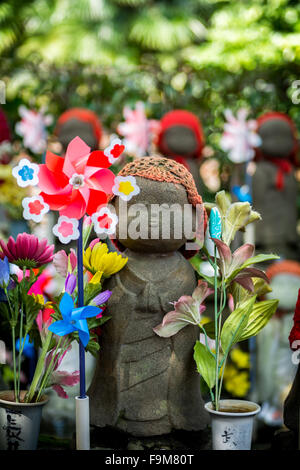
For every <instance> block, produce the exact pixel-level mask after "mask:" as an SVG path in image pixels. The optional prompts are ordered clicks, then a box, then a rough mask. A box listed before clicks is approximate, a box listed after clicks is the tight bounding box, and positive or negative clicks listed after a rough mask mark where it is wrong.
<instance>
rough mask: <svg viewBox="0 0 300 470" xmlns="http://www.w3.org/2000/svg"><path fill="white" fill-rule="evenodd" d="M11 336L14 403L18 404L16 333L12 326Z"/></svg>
mask: <svg viewBox="0 0 300 470" xmlns="http://www.w3.org/2000/svg"><path fill="white" fill-rule="evenodd" d="M11 335H12V347H13V364H14V392H15V401H16V403H19V397H18V388H17V367H16V333H15V327H14V326H12V328H11Z"/></svg>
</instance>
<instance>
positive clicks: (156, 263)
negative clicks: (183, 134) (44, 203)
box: [88, 157, 208, 436]
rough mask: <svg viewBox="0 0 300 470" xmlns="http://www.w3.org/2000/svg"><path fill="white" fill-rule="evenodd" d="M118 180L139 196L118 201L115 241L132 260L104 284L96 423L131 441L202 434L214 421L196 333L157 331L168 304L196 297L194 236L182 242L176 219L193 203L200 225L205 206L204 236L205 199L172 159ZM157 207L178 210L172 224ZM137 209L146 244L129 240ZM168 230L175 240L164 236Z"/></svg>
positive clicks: (144, 163) (94, 389)
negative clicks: (128, 182)
mask: <svg viewBox="0 0 300 470" xmlns="http://www.w3.org/2000/svg"><path fill="white" fill-rule="evenodd" d="M119 176H122V177H128V178H129V177H131V178H132V177H134V178H135V180H136V183H137V184H138V186H139V188H140V192H139V193H138V194H137V195H135V196H134V197H132V199H131V200H130V201H129V202H128V203H127V206H126V207H125V209H124V208H123V207H122V200H121V198H120V197H114V198H113V200H112V202H113V204H114V205H115V208H116V213H117V215H118V217H119V224H118V228H117V234H116V235H117V239H116V240H115V242H116V244H117V245H118V248H119V249H120V251H124V250H125V251H124V253H125V254H126V256H127V257H128V262H127V264H126V266H125V267H124V269H123V270H122V271H120V272H119V273H117V274H116V275H115V276H114V277H113V278H111V280H109V281H108V282H107V284H106V285H105V288H106V289H110V290H111V291H112V295H111V298H110V299H109V302H108V306H107V311H106V313H107V315H108V316H110V317H111V319H110V320H109V322H107V324H106V325H105V328H104V329H103V333H102V336H101V350H100V353H99V359H98V363H97V368H96V373H95V376H94V379H93V382H92V385H91V388H90V390H89V393H88V394H89V396H90V397H91V424H92V425H95V426H97V427H101V428H104V427H105V426H111V427H113V428H116V429H119V430H122V431H125V432H126V433H128V434H129V435H132V436H158V435H162V434H167V433H170V432H171V431H172V430H174V429H181V430H187V431H192V430H193V431H198V430H202V429H204V428H205V427H206V425H207V422H208V421H207V418H208V417H207V414H206V412H205V410H204V408H203V400H202V397H201V392H200V380H199V376H198V373H197V371H196V367H195V365H194V362H193V347H194V344H195V340H196V339H197V335H198V332H197V328H196V327H195V328H194V327H192V326H191V327H190V328H184V329H183V330H181V331H180V332H179V333H178V334H177V335H176V336H175V337H172V338H168V339H167V338H160V337H159V336H158V335H156V334H155V333H154V331H153V328H154V327H155V326H156V325H158V324H159V323H161V321H162V318H163V317H164V315H165V314H166V313H167V312H169V311H170V302H174V301H175V300H176V299H178V297H180V296H182V295H190V294H191V293H192V292H193V290H194V288H195V286H196V277H195V272H194V270H193V268H192V266H191V264H190V263H189V262H188V261H187V259H186V257H188V256H191V255H193V254H194V252H192V251H187V247H186V246H185V245H186V242H187V241H188V240H189V235H190V236H192V233H191V231H190V233H189V234H188V235H186V231H185V232H184V231H183V230H182V231H181V233H182V235H181V236H180V237H178V236H176V230H175V225H176V224H175V222H174V220H175V219H176V217H177V216H180V215H181V210H182V209H183V207H184V205H189V207H190V209H191V211H190V216H189V217H190V225H191V227H192V225H193V224H194V226H195V222H196V210H195V207H196V205H197V208H198V207H199V206H200V207H201V208H202V212H201V214H202V223H201V227H200V229H201V228H202V232H204V231H205V227H206V212H205V209H204V206H203V204H202V199H201V197H200V196H199V194H198V192H197V189H196V186H195V183H194V181H193V178H192V175H191V174H190V173H189V172H188V171H187V169H186V168H185V167H184V166H183V165H180V164H179V163H177V162H175V161H173V160H171V159H167V158H160V157H144V158H140V159H137V160H135V161H134V162H131V163H129V164H127V165H126V166H125V167H124V168H123V169H122V170H121V172H120V173H119ZM124 184H125V183H124ZM154 204H156V205H159V206H160V207H162V206H161V205H162V204H164V205H165V207H166V206H168V207H170V205H175V204H176V205H177V209H176V211H174V218H173V220H172V215H171V218H170V219H169V220H167V218H164V217H162V216H161V214H153V212H152V208H153V205H154ZM198 205H199V206H198ZM142 206H143V207H144V209H142ZM138 207H140V215H139V227H140V228H139V230H140V231H141V232H143V233H144V234H145V231H146V232H147V235H148V238H147V239H145V238H144V236H143V235H142V233H141V232H140V235H139V236H138V237H135V236H131V234H130V225H131V226H132V224H134V223H135V220H134V217H135V218H136V215H137V214H136V212H134V211H136V208H138ZM150 211H151V212H150ZM199 218H200V219H201V217H199ZM180 223H181V226H182V224H183V222H182V221H181V222H180ZM122 225H123V226H124V225H126V233H125V234H122V233H121V227H122ZM127 227H128V230H127ZM177 228H178V227H177ZM181 228H182V227H181ZM153 230H154V232H157V234H158V235H159V236H156V235H154V234H153ZM166 230H167V231H168V230H169V232H170V236H169V237H167V238H166V237H165V238H164V237H163V236H162V234H163V233H166ZM191 230H192V228H191ZM188 248H189V247H188ZM192 248H194V246H192Z"/></svg>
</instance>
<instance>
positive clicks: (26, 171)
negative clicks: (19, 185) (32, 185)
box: [18, 165, 34, 181]
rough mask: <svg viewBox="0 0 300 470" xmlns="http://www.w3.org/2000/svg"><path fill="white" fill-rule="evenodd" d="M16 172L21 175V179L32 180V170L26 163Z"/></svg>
mask: <svg viewBox="0 0 300 470" xmlns="http://www.w3.org/2000/svg"><path fill="white" fill-rule="evenodd" d="M18 174H19V175H20V176H21V178H22V180H23V181H28V180H33V174H34V170H33V169H32V168H29V167H28V166H27V165H24V166H23V168H21V169H20V170H19V171H18Z"/></svg>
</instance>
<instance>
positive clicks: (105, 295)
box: [92, 290, 112, 306]
mask: <svg viewBox="0 0 300 470" xmlns="http://www.w3.org/2000/svg"><path fill="white" fill-rule="evenodd" d="M111 294H112V292H111V291H110V290H105V291H103V292H100V294H98V295H97V296H96V297H95V298H94V299H93V300H92V302H93V304H95V305H97V306H98V305H103V304H105V302H107V301H108V299H109V298H110V296H111Z"/></svg>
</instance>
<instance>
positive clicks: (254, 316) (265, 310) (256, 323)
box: [239, 299, 279, 341]
mask: <svg viewBox="0 0 300 470" xmlns="http://www.w3.org/2000/svg"><path fill="white" fill-rule="evenodd" d="M278 302H279V300H277V299H275V300H264V301H263V302H257V303H256V304H254V307H253V309H252V312H251V313H250V316H249V320H248V323H247V327H246V328H245V329H244V331H243V332H242V335H241V336H240V339H239V341H244V340H245V339H248V338H251V337H252V336H256V335H257V334H258V333H259V332H260V331H261V330H262V329H263V328H264V327H265V326H266V324H267V323H268V321H269V320H270V318H271V317H272V316H273V315H274V313H275V312H276V310H277V306H278Z"/></svg>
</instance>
